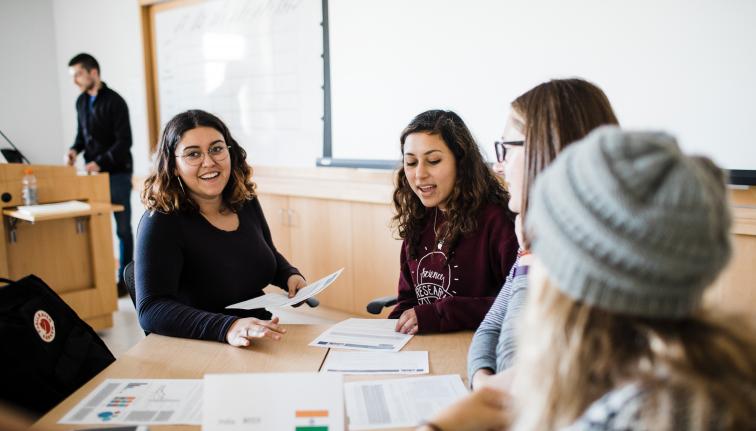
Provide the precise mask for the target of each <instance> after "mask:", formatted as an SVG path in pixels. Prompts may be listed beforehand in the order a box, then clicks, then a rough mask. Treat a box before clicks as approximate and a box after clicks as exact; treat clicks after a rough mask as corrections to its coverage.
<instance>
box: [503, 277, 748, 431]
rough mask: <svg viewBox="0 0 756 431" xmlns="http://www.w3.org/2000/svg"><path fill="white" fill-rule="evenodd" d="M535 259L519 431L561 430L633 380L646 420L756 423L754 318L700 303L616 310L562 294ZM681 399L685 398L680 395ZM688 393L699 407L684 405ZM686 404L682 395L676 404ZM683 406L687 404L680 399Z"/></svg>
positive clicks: (521, 360) (521, 364)
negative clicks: (641, 313)
mask: <svg viewBox="0 0 756 431" xmlns="http://www.w3.org/2000/svg"><path fill="white" fill-rule="evenodd" d="M544 271H545V270H544V269H543V267H542V266H541V265H536V266H533V267H531V273H532V274H531V282H532V284H531V286H530V292H529V297H528V304H527V306H526V308H525V311H524V313H523V317H524V319H523V320H522V322H521V328H520V334H519V340H520V342H519V343H518V345H519V346H521V347H520V348H519V350H518V352H517V358H516V362H515V370H517V376H516V377H515V383H514V387H513V389H512V393H513V394H514V398H515V405H516V410H517V414H516V417H517V419H516V421H515V424H514V426H513V427H512V429H513V430H515V431H534V430H547V429H561V428H562V427H566V426H568V425H570V424H571V423H573V422H574V421H575V420H577V419H578V418H579V417H580V416H581V415H582V413H583V412H584V411H585V410H586V409H587V408H588V407H589V406H590V405H591V403H593V402H594V401H595V400H597V399H598V398H600V397H601V396H602V395H604V394H606V393H607V392H609V391H611V390H612V389H615V388H619V387H620V386H622V385H623V384H625V383H636V384H640V385H641V386H642V388H643V390H644V391H647V392H646V393H647V394H648V397H647V398H644V400H643V402H644V404H643V407H642V410H641V411H642V417H641V418H640V422H639V423H640V424H643V426H642V427H641V428H643V429H650V430H659V431H673V430H675V429H678V428H676V425H679V423H677V424H676V422H675V420H676V419H677V420H679V419H680V417H679V415H680V414H690V416H689V417H688V419H690V420H692V421H693V422H694V423H689V424H688V425H687V426H686V428H685V429H713V428H711V427H710V425H712V424H715V423H716V424H717V427H716V429H722V430H745V429H751V430H752V429H756V415H754V412H756V338H754V334H756V327H754V325H753V321H752V320H746V319H745V317H746V316H733V315H725V314H722V313H718V312H714V311H712V310H706V309H700V310H699V311H698V313H697V314H695V315H693V316H690V317H687V318H684V319H668V320H665V319H658V318H656V319H653V318H643V317H636V316H629V315H624V314H618V313H612V312H609V311H605V310H602V309H599V308H596V307H593V306H590V305H587V304H585V303H583V302H580V301H575V300H573V299H572V298H570V297H568V296H567V295H565V294H564V293H562V292H561V291H560V290H559V289H558V288H557V287H555V285H554V283H555V282H554V281H552V280H550V279H549V277H548V275H547V274H546V273H545V272H544ZM681 397H682V398H681ZM680 401H683V403H684V402H689V403H690V404H688V405H690V406H696V411H695V415H694V414H692V413H693V412H692V411H679V410H675V406H676V404H677V403H679V402H680ZM676 402H677V403H676ZM677 405H678V406H679V404H677Z"/></svg>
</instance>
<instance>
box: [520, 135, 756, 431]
mask: <svg viewBox="0 0 756 431" xmlns="http://www.w3.org/2000/svg"><path fill="white" fill-rule="evenodd" d="M531 198H532V200H531V207H530V208H531V210H530V213H529V217H528V220H527V222H526V228H527V231H528V232H531V233H532V251H533V254H534V255H535V257H536V262H535V263H534V265H533V266H532V271H531V275H530V277H531V278H530V280H531V285H530V293H529V295H530V296H529V298H528V305H527V307H526V310H525V312H524V321H523V328H522V333H521V336H522V337H523V339H526V340H528V343H523V344H522V346H521V347H522V349H521V350H520V351H519V352H518V358H517V360H516V365H515V366H516V367H517V370H518V375H517V377H516V379H515V382H514V388H513V394H514V397H515V403H514V404H515V406H516V411H517V421H516V423H515V425H514V427H513V428H514V429H515V430H542V429H560V428H562V427H566V426H568V425H570V424H572V426H571V427H569V429H571V430H585V429H590V430H680V429H696V430H698V429H701V430H704V429H705V430H725V429H726V430H746V429H748V430H754V429H756V340H755V339H754V335H753V334H755V333H756V332H755V331H754V328H752V327H751V326H750V324H749V323H748V321H747V320H745V319H743V321H739V320H737V317H724V316H721V315H720V314H719V313H717V311H716V310H706V309H704V308H703V307H702V305H701V298H702V294H703V292H704V289H706V287H708V286H709V285H710V284H711V282H712V281H714V279H715V278H716V277H717V276H718V275H719V273H720V272H721V270H722V269H723V268H724V266H725V264H726V263H727V261H728V259H729V257H730V254H731V244H730V224H731V218H730V213H729V206H728V202H727V197H726V192H725V186H724V175H723V173H722V171H721V170H719V169H718V168H717V167H716V166H715V165H714V164H713V163H712V162H711V161H710V160H708V159H705V158H691V157H686V156H685V155H683V154H682V153H681V152H680V150H679V148H678V147H677V144H676V142H675V140H674V138H672V137H671V136H669V135H666V134H663V133H626V132H622V131H620V130H619V129H618V128H614V127H602V128H600V129H597V130H596V131H594V132H593V133H591V134H590V135H589V136H588V137H587V138H586V139H584V140H583V141H582V142H581V143H579V144H577V145H575V146H574V147H572V148H570V149H568V150H567V151H565V152H564V153H563V154H562V155H561V156H560V157H559V159H558V160H557V162H556V163H554V164H553V165H552V167H551V168H550V169H548V170H547V171H545V172H544V173H543V175H541V177H540V178H539V180H538V181H537V182H536V185H535V187H534V190H533V192H532V195H531Z"/></svg>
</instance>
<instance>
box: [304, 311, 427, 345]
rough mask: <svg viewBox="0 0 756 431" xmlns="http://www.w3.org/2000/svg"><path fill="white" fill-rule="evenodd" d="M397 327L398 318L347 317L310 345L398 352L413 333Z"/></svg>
mask: <svg viewBox="0 0 756 431" xmlns="http://www.w3.org/2000/svg"><path fill="white" fill-rule="evenodd" d="M395 327H396V319H355V318H352V319H347V320H344V321H342V322H339V323H337V324H335V325H333V326H331V327H330V328H328V329H327V330H326V331H325V332H323V333H322V334H320V335H319V336H318V338H316V339H315V340H313V341H312V343H310V346H314V347H326V348H334V349H350V350H363V351H370V352H398V351H399V350H401V349H402V347H404V345H405V344H407V342H408V341H409V340H410V339H411V338H412V335H409V334H401V333H399V332H396V331H395V330H394V328H395Z"/></svg>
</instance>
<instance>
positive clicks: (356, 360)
mask: <svg viewBox="0 0 756 431" xmlns="http://www.w3.org/2000/svg"><path fill="white" fill-rule="evenodd" d="M321 372H324V373H342V374H428V352H416V351H410V352H396V353H385V352H345V351H340V350H331V351H330V352H328V356H327V357H326V360H325V363H324V364H323V367H322V368H321Z"/></svg>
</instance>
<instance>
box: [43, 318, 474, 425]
mask: <svg viewBox="0 0 756 431" xmlns="http://www.w3.org/2000/svg"><path fill="white" fill-rule="evenodd" d="M285 327H286V329H287V333H286V335H285V337H284V338H283V339H282V340H281V341H263V342H260V343H256V344H254V345H252V346H250V347H247V348H238V347H232V346H229V345H227V344H223V343H218V342H213V341H198V340H188V339H182V338H171V337H164V336H160V335H156V334H150V335H149V336H148V337H146V338H145V339H143V340H142V341H140V342H139V343H138V344H137V345H135V346H134V347H132V348H131V349H130V350H129V351H128V352H126V353H125V354H124V355H123V356H121V357H120V358H119V359H118V360H117V361H116V362H114V363H113V364H111V365H110V366H109V367H108V368H106V369H105V370H104V371H103V372H101V373H100V374H98V375H97V376H96V377H95V378H94V379H92V380H91V381H89V382H88V383H87V384H85V385H84V386H82V387H81V388H79V390H78V391H76V392H74V393H73V394H72V395H71V396H70V397H68V398H67V399H66V400H65V401H63V402H62V403H60V404H59V405H58V406H56V407H55V408H54V409H53V410H51V411H50V412H48V413H47V414H46V415H45V416H43V417H42V418H41V419H40V420H39V421H38V422H37V423H35V424H34V426H33V428H32V429H37V430H70V429H74V428H75V429H84V428H96V427H101V425H76V426H71V425H61V424H58V423H57V422H58V420H60V419H61V418H62V417H63V416H64V415H65V414H66V413H68V411H70V410H71V409H72V408H73V407H74V406H75V405H76V403H78V402H79V401H80V400H81V399H82V398H84V397H85V396H86V395H87V394H89V393H90V392H91V391H92V390H94V389H95V388H96V387H97V386H98V385H99V384H100V383H102V382H103V381H104V380H105V379H108V378H111V379H118V378H121V379H128V378H130V379H140V378H142V379H201V378H202V377H203V375H205V374H208V373H255V372H307V371H310V372H316V371H319V370H320V368H321V366H322V365H323V361H324V360H325V358H326V355H327V354H328V352H329V350H328V349H324V348H319V347H310V346H308V344H309V343H310V342H311V341H312V340H314V339H315V338H316V337H317V336H318V335H320V334H321V333H322V332H323V331H325V330H326V329H328V327H329V325H286V326H285ZM471 338H472V332H458V333H452V334H435V335H419V336H415V337H413V338H412V340H410V342H409V343H407V345H406V346H405V347H404V348H403V349H402V350H404V351H407V350H427V351H428V352H429V362H430V363H429V366H430V373H431V374H459V375H460V376H461V377H462V379H463V381H464V382H465V384H467V375H466V371H465V367H466V363H467V348H468V346H469V344H470V340H471ZM403 377H408V376H396V375H391V376H347V377H346V380H347V381H353V380H366V379H367V380H369V379H376V378H403ZM150 428H151V429H159V430H165V431H168V430H197V429H199V427H197V426H151V427H150Z"/></svg>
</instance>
